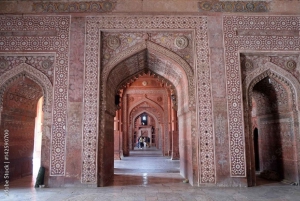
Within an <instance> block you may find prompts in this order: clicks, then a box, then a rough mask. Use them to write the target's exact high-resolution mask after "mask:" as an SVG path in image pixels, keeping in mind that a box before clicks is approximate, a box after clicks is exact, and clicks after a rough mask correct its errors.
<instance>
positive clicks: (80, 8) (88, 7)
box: [32, 0, 117, 13]
mask: <svg viewBox="0 0 300 201" xmlns="http://www.w3.org/2000/svg"><path fill="white" fill-rule="evenodd" d="M116 4H117V3H116V2H114V1H113V2H110V1H108V0H102V1H97V2H96V1H92V2H90V1H82V2H38V3H33V5H32V10H33V11H35V12H47V13H74V12H97V13H103V12H110V11H112V10H113V9H114V7H115V6H116Z"/></svg>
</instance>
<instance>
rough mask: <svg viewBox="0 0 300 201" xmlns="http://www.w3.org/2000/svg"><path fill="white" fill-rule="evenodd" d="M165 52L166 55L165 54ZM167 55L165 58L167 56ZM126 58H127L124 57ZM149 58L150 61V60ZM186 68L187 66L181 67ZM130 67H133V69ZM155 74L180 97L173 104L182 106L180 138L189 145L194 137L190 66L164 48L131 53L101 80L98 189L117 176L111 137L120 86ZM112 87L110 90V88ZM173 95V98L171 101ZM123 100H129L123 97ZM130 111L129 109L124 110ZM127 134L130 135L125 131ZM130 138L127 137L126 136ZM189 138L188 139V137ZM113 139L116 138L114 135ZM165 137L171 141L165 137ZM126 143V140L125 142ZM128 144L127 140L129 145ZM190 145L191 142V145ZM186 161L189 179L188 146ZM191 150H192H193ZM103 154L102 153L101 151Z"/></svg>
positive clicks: (152, 46)
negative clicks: (111, 148)
mask: <svg viewBox="0 0 300 201" xmlns="http://www.w3.org/2000/svg"><path fill="white" fill-rule="evenodd" d="M161 49H163V50H164V51H163V52H162V51H161ZM163 53H164V54H163ZM121 55H126V54H121ZM146 58H147V59H146ZM181 65H183V66H181ZM128 66H131V67H130V68H129V67H128ZM149 70H150V71H152V72H154V73H155V74H157V75H158V76H160V77H163V78H165V80H167V81H168V82H169V83H170V84H171V85H172V86H174V90H175V91H176V93H175V94H174V95H175V96H173V98H172V102H174V104H176V105H177V106H178V108H176V109H178V110H177V112H178V113H177V114H178V116H179V117H180V118H178V125H181V126H179V132H178V133H179V138H180V136H181V138H182V141H186V140H187V141H188V140H190V139H191V137H186V135H191V127H190V126H189V125H190V124H191V122H190V121H191V119H190V117H189V115H190V111H189V93H190V92H191V93H192V94H194V91H193V90H194V89H193V87H194V83H193V73H192V70H191V68H190V66H189V65H188V64H187V63H186V62H185V61H184V60H182V59H181V58H180V57H178V56H177V55H176V54H174V53H173V52H170V51H169V50H167V49H165V48H162V47H161V46H158V45H156V44H153V43H150V42H147V43H146V47H143V48H142V49H140V50H138V51H137V52H136V53H135V54H132V52H129V53H128V57H122V58H121V59H120V60H119V61H118V62H115V66H113V65H112V64H108V65H107V66H105V67H104V70H103V74H102V75H103V76H102V77H101V92H102V97H101V100H100V105H101V107H100V125H101V127H100V137H99V140H100V141H99V142H100V143H99V144H100V147H99V150H100V151H99V155H98V162H99V165H98V175H99V177H98V186H104V185H105V183H107V181H108V180H109V178H110V177H111V176H112V175H113V155H112V153H113V152H114V151H113V150H108V147H110V146H112V145H113V138H112V137H109V136H108V135H109V133H112V130H113V129H112V128H113V118H114V116H115V110H116V108H117V107H116V106H115V105H114V104H115V101H114V100H115V95H116V92H117V91H118V86H119V85H120V84H122V83H124V82H125V83H126V80H131V79H133V80H134V79H135V76H136V73H139V72H140V71H144V72H145V73H147V72H148V71H149ZM108 86H109V87H108ZM171 95H172V94H170V95H169V97H171ZM122 98H123V100H124V99H126V98H127V97H122ZM123 109H124V110H125V111H127V110H128V108H127V106H125V107H124V108H123ZM123 132H128V131H124V130H123ZM123 135H124V136H126V135H125V134H123ZM184 135H185V136H184ZM111 136H113V135H111ZM165 137H168V136H166V135H165ZM123 140H124V139H123ZM125 142H127V140H126V141H125ZM187 144H190V142H187ZM182 148H183V149H182V150H181V151H182V152H183V156H186V157H183V158H182V160H181V163H182V166H181V167H182V168H181V174H182V175H183V176H184V177H186V178H188V177H190V176H192V175H191V173H192V172H189V165H190V164H191V159H190V158H189V157H190V156H188V155H187V154H185V152H186V151H187V152H190V150H186V148H187V147H186V146H184V147H182ZM104 149H105V151H104ZM189 149H191V147H189ZM101 150H102V151H101Z"/></svg>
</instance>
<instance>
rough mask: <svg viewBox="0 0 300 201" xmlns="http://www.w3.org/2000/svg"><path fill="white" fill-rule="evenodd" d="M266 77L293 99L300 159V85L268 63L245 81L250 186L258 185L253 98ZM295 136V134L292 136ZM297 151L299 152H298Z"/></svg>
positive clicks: (295, 140) (244, 94)
mask: <svg viewBox="0 0 300 201" xmlns="http://www.w3.org/2000/svg"><path fill="white" fill-rule="evenodd" d="M266 77H270V78H272V79H274V80H276V81H277V82H278V83H280V84H281V85H282V86H285V89H286V90H287V92H288V93H289V95H288V97H286V98H288V99H291V100H290V102H291V113H292V115H291V116H292V120H291V122H292V125H293V126H292V127H293V128H292V130H293V133H294V134H295V135H294V136H295V137H294V139H293V143H295V144H296V148H295V149H294V152H295V157H296V159H297V158H299V156H300V155H299V153H300V152H299V145H298V144H297V142H299V140H300V135H299V117H298V115H299V109H298V108H299V95H300V91H299V90H300V83H299V81H298V80H297V79H296V78H295V77H294V76H293V75H291V74H290V73H289V72H287V71H286V70H284V69H282V68H280V67H279V66H277V65H275V64H273V63H271V62H267V63H266V64H265V65H264V66H262V67H260V68H257V69H255V70H253V71H252V72H251V73H250V74H248V75H247V77H246V78H245V80H244V81H243V91H244V93H243V102H244V126H245V137H246V140H245V142H246V158H247V160H246V161H247V172H248V174H247V175H248V176H247V179H248V185H249V186H254V185H256V179H255V177H256V176H255V166H254V165H255V162H254V160H255V157H254V152H253V150H254V148H253V147H254V145H253V140H252V138H253V136H252V135H253V130H252V128H253V125H252V120H251V118H252V97H253V94H252V93H253V88H254V86H255V85H256V84H257V83H259V82H260V81H261V80H263V79H264V78H266ZM292 135H293V134H292ZM296 149H297V151H296ZM296 163H297V172H299V161H297V162H296ZM295 180H296V182H297V183H298V182H299V174H298V175H297V178H295Z"/></svg>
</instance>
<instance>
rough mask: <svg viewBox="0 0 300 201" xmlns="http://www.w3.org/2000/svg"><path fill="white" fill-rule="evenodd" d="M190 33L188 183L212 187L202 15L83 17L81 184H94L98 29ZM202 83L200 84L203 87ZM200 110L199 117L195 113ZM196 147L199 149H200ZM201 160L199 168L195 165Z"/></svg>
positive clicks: (212, 157)
mask: <svg viewBox="0 0 300 201" xmlns="http://www.w3.org/2000/svg"><path fill="white" fill-rule="evenodd" d="M113 29H116V30H127V31H128V30H131V31H132V30H136V31H141V30H158V31H159V30H161V31H168V30H169V31H170V30H190V31H192V32H193V41H192V43H193V45H194V47H195V48H194V50H195V60H196V62H195V65H194V67H193V72H194V75H193V76H192V78H193V80H194V83H193V84H194V85H195V88H194V90H193V91H191V92H192V94H191V99H190V100H189V103H188V107H189V109H190V112H191V115H192V116H194V117H195V118H194V119H193V120H192V123H191V135H192V136H191V138H192V139H191V143H192V145H191V146H192V149H191V151H192V156H191V158H192V159H193V162H192V163H193V167H191V169H192V170H193V172H192V174H191V175H194V176H193V181H192V183H193V184H200V183H215V181H216V178H215V175H216V172H215V164H216V163H215V153H214V136H213V126H212V119H213V118H212V103H211V101H208V100H210V98H211V84H210V67H209V59H208V55H209V54H208V50H209V48H208V36H207V17H203V16H193V15H190V16H184V15H182V16H163V15H156V16H153V15H142V16H141V15H135V16H125V17H124V16H118V15H106V16H98V17H87V18H86V46H85V79H84V80H85V81H84V106H83V110H84V111H85V113H84V117H83V150H82V156H83V157H82V158H83V159H82V162H83V166H82V177H81V180H82V183H88V184H96V183H97V175H98V172H97V165H98V162H97V158H98V157H97V153H98V137H99V136H98V132H99V131H98V128H99V126H98V117H99V98H100V91H99V90H100V88H99V87H98V88H96V87H95V86H99V85H100V80H99V78H100V77H101V76H102V74H101V70H102V69H103V67H102V66H101V65H100V63H99V62H100V54H99V53H100V52H101V51H100V49H101V48H100V47H101V42H100V33H101V30H113ZM203 83H204V84H203ZM200 110H201V115H200V112H199V111H200ZM199 147H201V149H200V148H199ZM200 161H201V163H200Z"/></svg>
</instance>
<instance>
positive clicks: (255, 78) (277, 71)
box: [243, 62, 300, 110]
mask: <svg viewBox="0 0 300 201" xmlns="http://www.w3.org/2000/svg"><path fill="white" fill-rule="evenodd" d="M267 76H269V77H272V78H274V79H276V80H278V81H280V82H281V83H284V84H285V85H286V86H288V87H289V88H290V91H291V93H292V99H293V100H292V101H293V109H294V110H298V109H299V105H298V103H299V101H300V99H299V96H300V91H299V90H300V83H299V81H298V80H297V79H296V78H295V77H294V76H293V75H292V74H291V73H289V72H288V71H286V70H284V69H282V68H280V67H279V66H277V65H275V64H273V63H271V62H267V63H266V64H265V65H264V66H262V67H260V68H257V69H255V70H254V71H253V72H252V73H250V74H249V75H248V76H247V77H246V78H245V80H244V82H243V88H244V91H245V92H246V93H244V94H243V96H244V100H246V101H245V103H247V105H246V106H247V107H248V106H249V108H250V107H251V106H252V101H251V99H250V97H251V93H252V91H253V87H254V86H255V85H256V84H257V83H258V82H260V81H261V80H262V79H264V78H266V77H267Z"/></svg>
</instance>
